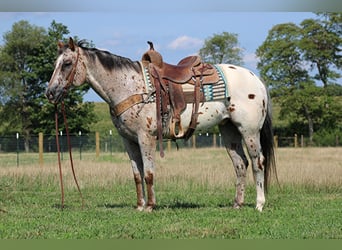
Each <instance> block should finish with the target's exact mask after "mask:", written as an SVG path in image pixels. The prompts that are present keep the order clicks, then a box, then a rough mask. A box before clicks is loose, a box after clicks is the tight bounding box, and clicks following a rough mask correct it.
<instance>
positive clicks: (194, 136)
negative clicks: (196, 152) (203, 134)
mask: <svg viewBox="0 0 342 250" xmlns="http://www.w3.org/2000/svg"><path fill="white" fill-rule="evenodd" d="M192 148H196V135H193V136H192Z"/></svg>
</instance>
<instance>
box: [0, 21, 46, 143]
mask: <svg viewBox="0 0 342 250" xmlns="http://www.w3.org/2000/svg"><path fill="white" fill-rule="evenodd" d="M45 36H46V33H45V30H44V29H43V28H40V27H37V26H34V25H30V24H29V23H28V22H27V21H20V22H17V23H15V24H14V25H13V27H12V31H10V32H6V33H5V34H4V36H3V39H4V41H5V45H4V46H3V47H2V49H1V53H0V59H1V60H0V70H1V71H2V74H1V75H2V80H1V85H2V90H3V94H4V95H3V97H2V104H3V107H2V112H1V116H0V118H1V120H2V121H5V123H6V124H7V131H11V132H14V131H15V130H16V131H20V132H21V133H22V134H23V136H24V138H25V148H26V150H28V140H29V139H30V134H31V132H32V129H33V126H32V122H31V119H30V114H32V112H33V110H35V109H36V107H35V99H36V98H37V97H38V96H37V95H39V93H41V92H42V91H43V89H44V86H43V84H42V83H41V82H40V81H39V76H38V75H37V74H36V72H34V70H33V68H32V65H31V63H30V62H32V60H33V58H34V57H35V56H36V55H37V51H38V50H39V46H40V44H41V43H42V42H43V41H44V39H45ZM4 76H5V77H4ZM13 130H14V131H13Z"/></svg>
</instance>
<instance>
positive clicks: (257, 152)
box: [243, 132, 265, 212]
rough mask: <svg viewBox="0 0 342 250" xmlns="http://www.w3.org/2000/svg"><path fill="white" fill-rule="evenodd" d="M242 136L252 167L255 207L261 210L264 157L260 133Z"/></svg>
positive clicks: (263, 200) (263, 197) (263, 198)
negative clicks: (255, 195)
mask: <svg viewBox="0 0 342 250" xmlns="http://www.w3.org/2000/svg"><path fill="white" fill-rule="evenodd" d="M243 137H244V141H245V144H246V147H247V150H248V154H249V156H250V158H251V162H252V167H253V176H254V181H255V185H256V194H257V197H256V209H257V210H258V211H260V212H261V211H262V209H263V207H264V204H265V190H264V189H265V177H264V168H265V157H264V155H263V154H262V150H261V144H260V133H259V132H257V133H254V134H251V135H243Z"/></svg>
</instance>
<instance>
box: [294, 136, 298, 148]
mask: <svg viewBox="0 0 342 250" xmlns="http://www.w3.org/2000/svg"><path fill="white" fill-rule="evenodd" d="M294 147H295V148H297V147H298V136H297V134H294Z"/></svg>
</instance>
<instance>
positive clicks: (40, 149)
mask: <svg viewBox="0 0 342 250" xmlns="http://www.w3.org/2000/svg"><path fill="white" fill-rule="evenodd" d="M43 139H44V137H43V133H42V132H40V133H39V134H38V148H39V165H40V166H41V167H43V164H44V159H43V148H44V147H43V141H44V140H43Z"/></svg>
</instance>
